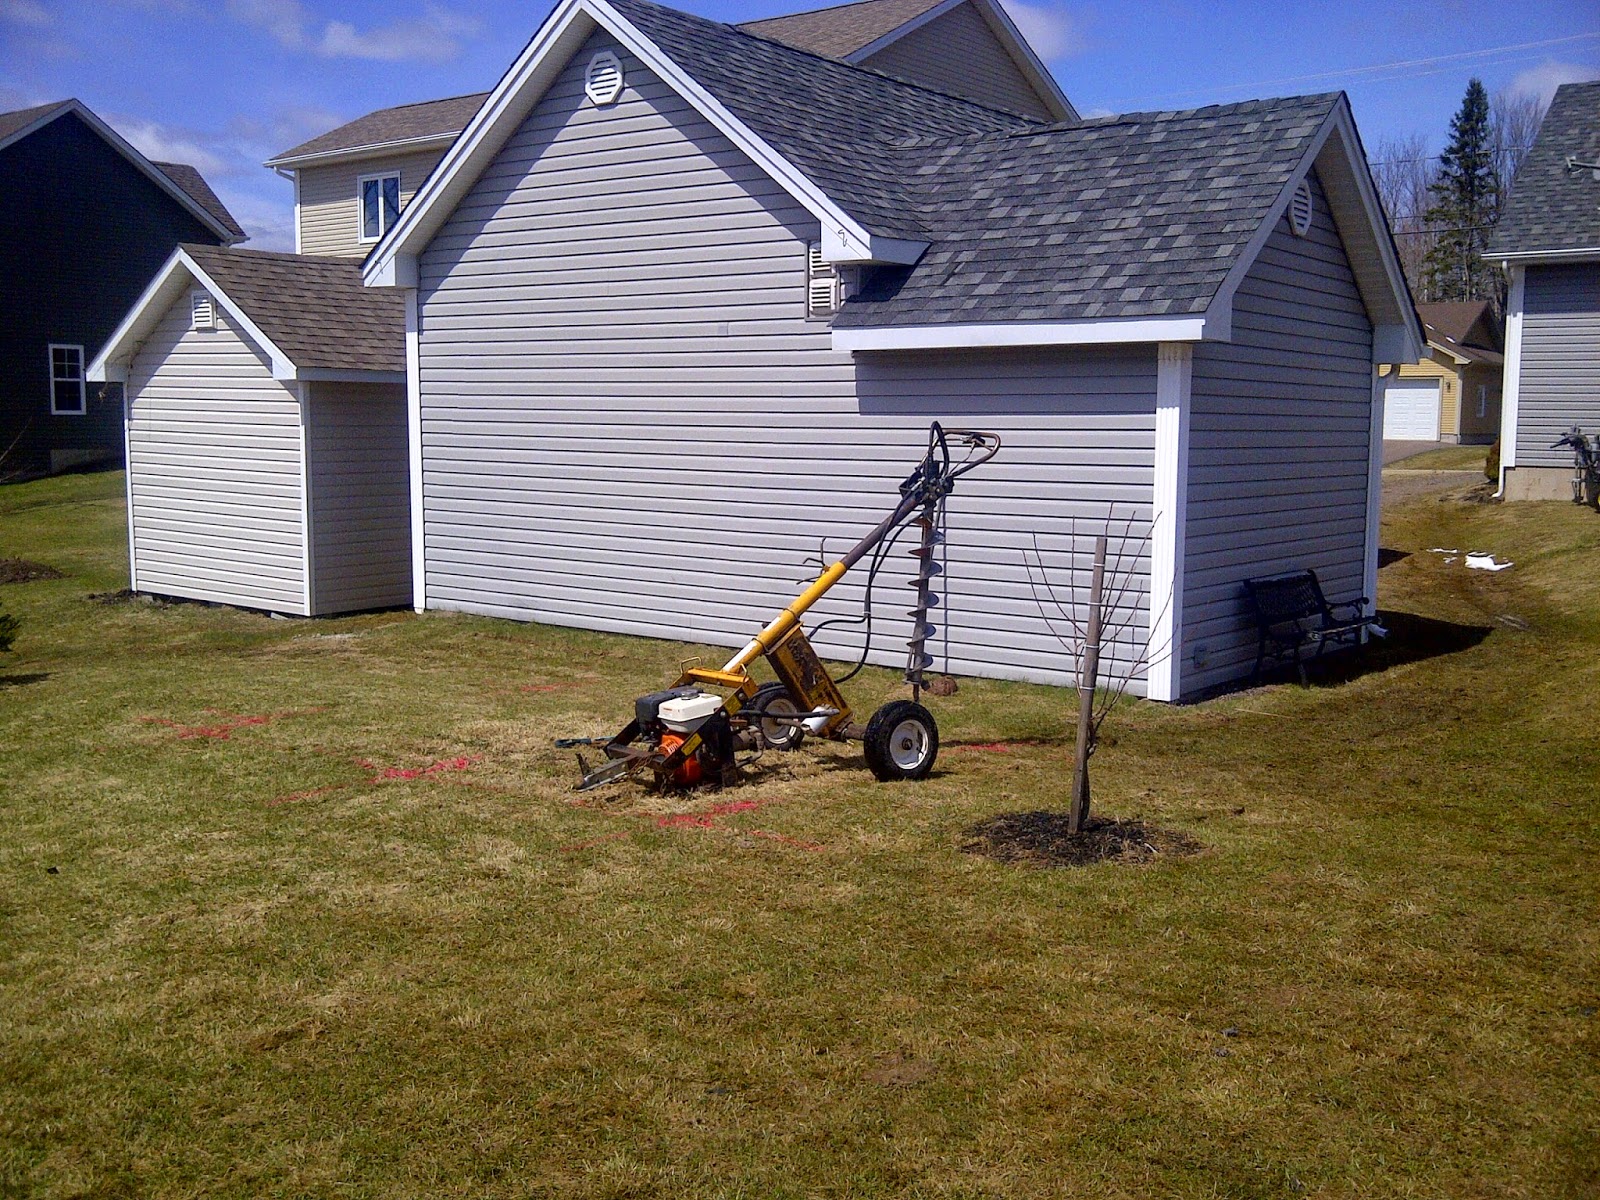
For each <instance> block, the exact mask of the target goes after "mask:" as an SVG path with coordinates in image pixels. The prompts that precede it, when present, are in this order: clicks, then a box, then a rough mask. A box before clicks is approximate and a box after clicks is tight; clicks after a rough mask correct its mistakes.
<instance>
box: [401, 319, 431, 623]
mask: <svg viewBox="0 0 1600 1200" xmlns="http://www.w3.org/2000/svg"><path fill="white" fill-rule="evenodd" d="M421 329H422V326H421V320H420V316H419V313H418V308H417V290H416V288H410V289H408V290H407V291H406V430H407V437H406V449H407V451H408V452H409V458H410V464H409V465H410V472H409V474H410V480H411V607H412V608H414V609H416V611H417V612H423V611H425V610H426V609H427V607H428V563H427V559H426V557H425V556H424V554H423V536H424V533H425V531H426V528H427V522H426V521H425V520H424V514H423V510H422V338H421Z"/></svg>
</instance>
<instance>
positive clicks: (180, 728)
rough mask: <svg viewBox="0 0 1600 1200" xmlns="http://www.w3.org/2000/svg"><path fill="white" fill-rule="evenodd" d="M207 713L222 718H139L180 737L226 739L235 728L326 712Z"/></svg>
mask: <svg viewBox="0 0 1600 1200" xmlns="http://www.w3.org/2000/svg"><path fill="white" fill-rule="evenodd" d="M205 711H206V712H208V713H212V714H215V715H216V716H219V717H221V718H222V720H220V721H219V722H217V723H216V724H215V725H184V724H182V723H180V722H178V721H169V720H168V719H167V718H166V717H140V718H139V720H141V721H143V722H144V723H145V724H147V725H165V726H167V728H169V729H172V730H174V731H176V733H177V735H178V737H179V738H180V739H184V740H187V739H189V738H215V739H216V740H217V741H222V742H225V741H228V740H229V739H230V738H231V737H232V736H233V731H234V730H235V729H248V728H249V727H251V726H252V725H270V724H272V722H274V721H281V720H283V719H284V718H285V717H303V716H306V715H307V714H309V713H319V712H326V711H327V710H326V709H323V708H291V709H288V710H286V711H284V712H275V713H257V714H253V715H252V714H247V713H226V712H223V711H222V710H221V709H216V708H208V709H206V710H205Z"/></svg>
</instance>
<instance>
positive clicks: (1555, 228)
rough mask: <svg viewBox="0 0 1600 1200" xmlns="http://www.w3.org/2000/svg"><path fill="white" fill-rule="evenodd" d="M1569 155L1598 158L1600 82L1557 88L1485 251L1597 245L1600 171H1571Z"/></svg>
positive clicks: (1599, 238)
mask: <svg viewBox="0 0 1600 1200" xmlns="http://www.w3.org/2000/svg"><path fill="white" fill-rule="evenodd" d="M1569 157H1572V158H1577V159H1579V160H1580V161H1582V162H1586V163H1600V82H1595V83H1569V84H1564V85H1563V86H1562V87H1560V88H1557V89H1556V95H1555V99H1554V100H1552V101H1551V102H1550V111H1549V112H1547V113H1546V114H1545V117H1544V122H1543V124H1541V125H1540V126H1539V134H1538V136H1537V137H1536V138H1534V140H1533V147H1532V148H1531V149H1530V150H1529V151H1528V156H1527V158H1525V159H1523V162H1522V167H1521V168H1520V169H1519V170H1518V171H1517V178H1516V186H1515V187H1514V189H1513V190H1512V193H1511V202H1510V203H1509V204H1508V205H1506V208H1505V211H1503V212H1502V213H1501V214H1500V220H1499V223H1498V224H1497V225H1496V226H1495V231H1494V234H1493V235H1492V236H1491V237H1490V239H1489V250H1488V253H1489V254H1491V255H1495V254H1526V253H1528V252H1530V251H1534V250H1579V249H1589V248H1593V247H1596V246H1600V178H1596V176H1597V175H1600V172H1597V171H1594V170H1591V169H1579V170H1573V171H1569V170H1568V169H1567V159H1568V158H1569Z"/></svg>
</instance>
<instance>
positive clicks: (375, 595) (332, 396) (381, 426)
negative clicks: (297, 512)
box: [306, 383, 411, 616]
mask: <svg viewBox="0 0 1600 1200" xmlns="http://www.w3.org/2000/svg"><path fill="white" fill-rule="evenodd" d="M306 464H307V466H306V471H307V478H308V479H309V480H310V482H311V569H312V573H313V575H312V584H311V610H312V612H314V613H315V614H317V615H318V616H321V615H324V614H326V613H339V612H354V611H356V610H358V609H363V608H390V607H393V606H396V605H402V604H410V603H411V502H410V456H409V454H408V452H407V449H406V393H405V385H404V384H399V383H313V384H312V385H311V410H310V415H309V416H308V418H307V421H306Z"/></svg>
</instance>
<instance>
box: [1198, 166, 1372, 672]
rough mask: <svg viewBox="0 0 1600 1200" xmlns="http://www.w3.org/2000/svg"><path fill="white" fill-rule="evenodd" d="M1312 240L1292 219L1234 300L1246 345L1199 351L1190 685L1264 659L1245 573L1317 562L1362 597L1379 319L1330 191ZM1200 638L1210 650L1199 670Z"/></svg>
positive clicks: (1331, 591)
mask: <svg viewBox="0 0 1600 1200" xmlns="http://www.w3.org/2000/svg"><path fill="white" fill-rule="evenodd" d="M1312 182H1313V192H1314V195H1315V199H1316V214H1315V218H1314V221H1313V225H1312V229H1311V231H1310V233H1309V234H1308V236H1306V237H1304V238H1297V237H1295V236H1294V235H1293V234H1292V233H1291V232H1290V231H1289V227H1288V222H1287V221H1286V220H1280V221H1279V224H1278V228H1277V229H1276V230H1274V232H1273V234H1272V236H1271V238H1270V240H1269V241H1268V242H1267V244H1266V246H1265V247H1264V248H1263V250H1262V252H1261V255H1260V257H1259V258H1258V259H1257V260H1256V263H1255V265H1254V266H1253V267H1252V268H1251V271H1250V273H1249V275H1248V276H1247V278H1246V279H1245V281H1244V283H1243V284H1242V285H1241V286H1240V288H1239V291H1238V293H1237V295H1236V297H1235V301H1234V310H1233V340H1232V341H1231V342H1229V343H1218V342H1202V343H1200V345H1199V346H1198V347H1197V348H1196V351H1195V356H1194V375H1193V391H1192V409H1191V417H1190V443H1189V491H1188V521H1187V534H1186V546H1185V579H1184V582H1183V595H1184V611H1183V627H1184V635H1183V646H1184V651H1183V654H1182V660H1181V662H1180V664H1179V666H1180V667H1181V670H1182V680H1183V692H1184V694H1189V693H1192V692H1194V691H1196V690H1198V689H1203V688H1206V687H1211V686H1214V685H1216V684H1220V683H1224V682H1227V681H1228V680H1230V679H1233V678H1236V677H1238V676H1239V675H1241V674H1243V673H1245V672H1247V671H1248V670H1249V669H1250V667H1251V665H1252V664H1253V662H1254V660H1255V632H1254V628H1253V626H1252V625H1251V623H1250V620H1249V615H1248V609H1247V606H1246V604H1245V600H1244V594H1243V588H1242V586H1241V584H1242V581H1243V580H1245V579H1247V578H1253V577H1256V576H1261V575H1270V574H1273V573H1275V572H1278V571H1287V570H1295V569H1299V568H1303V567H1310V568H1312V569H1313V570H1315V571H1316V572H1317V576H1318V578H1319V579H1320V580H1321V582H1322V586H1323V590H1324V591H1325V592H1326V593H1327V595H1328V598H1329V599H1330V600H1333V601H1339V600H1351V599H1354V598H1355V597H1357V596H1359V595H1360V594H1361V589H1362V581H1363V578H1364V571H1365V553H1366V518H1367V478H1368V461H1369V459H1368V450H1369V446H1370V443H1369V438H1370V437H1371V436H1372V434H1373V430H1372V380H1373V371H1372V325H1371V322H1370V320H1369V319H1368V317H1367V315H1366V311H1365V309H1364V308H1363V306H1362V302H1361V297H1360V293H1359V292H1358V291H1357V289H1356V284H1355V279H1354V276H1353V275H1352V274H1351V272H1350V267H1349V264H1348V262H1347V260H1346V258H1345V255H1344V250H1343V247H1342V245H1341V243H1340V240H1339V236H1338V232H1337V230H1336V229H1335V227H1334V224H1333V219H1332V216H1331V215H1330V213H1329V211H1328V205H1327V201H1326V198H1325V197H1324V196H1323V194H1322V189H1321V187H1320V186H1317V185H1316V179H1315V176H1314V175H1313V177H1312ZM1197 646H1204V647H1205V649H1206V651H1207V652H1208V654H1209V660H1208V664H1207V666H1206V668H1205V669H1203V670H1202V669H1198V668H1197V667H1196V666H1195V662H1194V655H1195V650H1196V647H1197Z"/></svg>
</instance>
